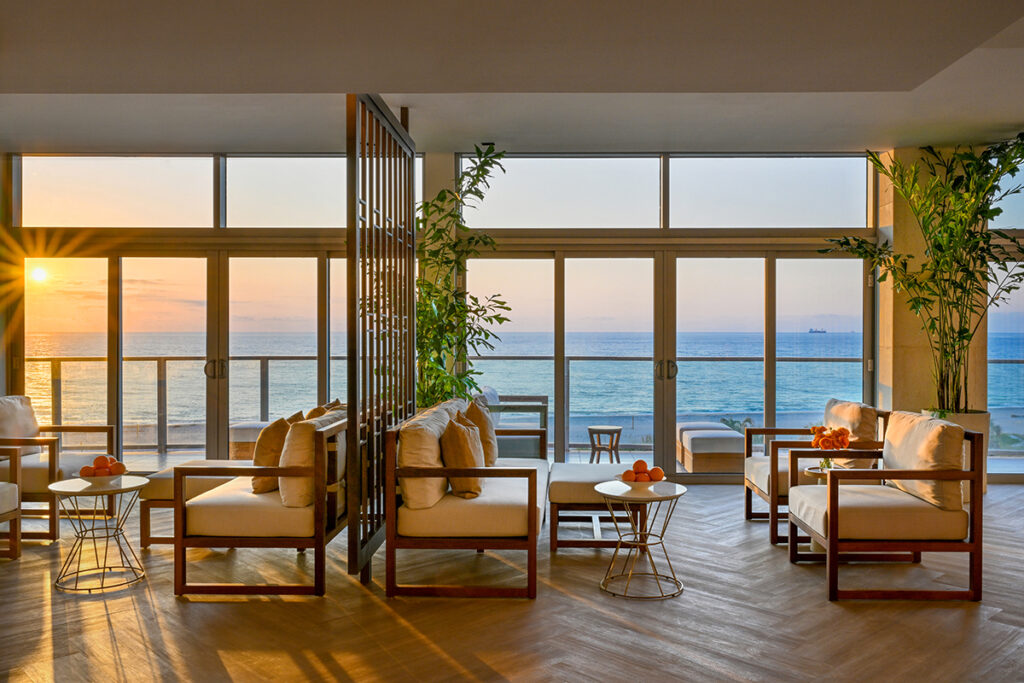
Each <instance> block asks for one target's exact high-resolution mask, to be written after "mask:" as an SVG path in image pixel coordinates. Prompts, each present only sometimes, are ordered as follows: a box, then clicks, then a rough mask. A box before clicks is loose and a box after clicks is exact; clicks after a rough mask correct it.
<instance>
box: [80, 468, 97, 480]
mask: <svg viewBox="0 0 1024 683" xmlns="http://www.w3.org/2000/svg"><path fill="white" fill-rule="evenodd" d="M78 476H80V477H95V476H96V468H95V467H93V466H92V465H84V466H83V467H82V469H80V470H78Z"/></svg>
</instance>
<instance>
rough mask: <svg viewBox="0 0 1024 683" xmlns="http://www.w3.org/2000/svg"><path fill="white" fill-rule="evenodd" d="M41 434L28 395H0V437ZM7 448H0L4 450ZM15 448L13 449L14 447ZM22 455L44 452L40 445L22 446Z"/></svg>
mask: <svg viewBox="0 0 1024 683" xmlns="http://www.w3.org/2000/svg"><path fill="white" fill-rule="evenodd" d="M35 436H39V423H38V422H36V413H35V411H34V410H32V400H31V399H30V398H29V397H28V396H0V437H6V438H9V439H15V438H23V437H35ZM5 450H7V449H0V452H3V451H5ZM12 450H13V449H12ZM18 452H19V453H20V454H21V455H31V454H33V453H40V452H42V448H40V447H39V446H21V447H20V448H18Z"/></svg>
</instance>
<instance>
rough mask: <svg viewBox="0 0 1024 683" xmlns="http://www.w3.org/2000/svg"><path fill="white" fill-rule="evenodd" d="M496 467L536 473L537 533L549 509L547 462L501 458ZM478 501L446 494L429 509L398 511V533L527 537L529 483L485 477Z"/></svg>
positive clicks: (521, 479) (516, 479)
mask: <svg viewBox="0 0 1024 683" xmlns="http://www.w3.org/2000/svg"><path fill="white" fill-rule="evenodd" d="M494 466H495V467H531V468H533V469H535V470H536V471H537V529H538V532H539V530H540V527H541V525H542V524H543V521H544V510H545V508H546V507H547V496H546V492H547V488H548V461H547V460H541V459H539V458H498V461H497V463H495V465H494ZM480 483H481V491H480V495H479V496H477V497H476V498H459V497H458V496H453V495H452V494H451V493H446V494H445V495H444V496H443V497H442V498H441V500H439V501H438V502H437V503H435V504H434V505H433V506H431V507H429V508H421V509H416V510H410V509H409V508H407V507H406V506H404V505H403V506H402V507H400V508H398V533H399V535H401V536H416V537H459V538H467V537H509V536H526V534H527V528H528V527H527V509H526V502H527V497H528V489H527V481H526V479H525V478H519V477H512V478H506V477H500V478H499V477H493V478H488V477H482V478H481V479H480Z"/></svg>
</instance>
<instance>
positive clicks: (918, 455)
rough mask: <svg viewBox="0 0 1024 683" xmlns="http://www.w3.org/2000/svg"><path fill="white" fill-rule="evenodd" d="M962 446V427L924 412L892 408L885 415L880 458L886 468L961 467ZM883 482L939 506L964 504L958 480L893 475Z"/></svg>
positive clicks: (946, 468) (956, 468)
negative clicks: (910, 477)
mask: <svg viewBox="0 0 1024 683" xmlns="http://www.w3.org/2000/svg"><path fill="white" fill-rule="evenodd" d="M963 448H964V429H963V427H960V426H959V425H955V424H953V423H952V422H946V421H945V420H938V419H935V418H933V417H927V416H925V415H920V414H916V413H905V412H901V411H896V412H893V414H892V415H891V416H890V417H889V427H888V429H887V430H886V433H885V446H884V448H883V450H882V460H883V462H884V463H885V469H890V470H962V469H963ZM883 476H884V475H883ZM886 484H887V485H888V486H892V487H894V488H898V489H900V490H902V491H906V492H907V493H909V494H911V495H914V496H917V497H918V498H920V499H921V500H924V501H927V502H929V503H931V504H932V505H937V506H939V507H940V508H942V509H943V510H962V509H963V507H964V501H963V495H962V493H961V488H960V482H959V481H937V480H934V479H925V480H921V479H894V480H892V481H887V482H886Z"/></svg>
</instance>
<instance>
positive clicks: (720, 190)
mask: <svg viewBox="0 0 1024 683" xmlns="http://www.w3.org/2000/svg"><path fill="white" fill-rule="evenodd" d="M669 186H670V189H669V192H670V204H671V214H672V215H671V217H670V223H671V226H672V227H673V228H849V227H858V228H863V227H864V226H865V225H867V160H866V159H865V158H864V157H802V158H790V157H677V158H674V159H672V160H671V161H670V162H669Z"/></svg>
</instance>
